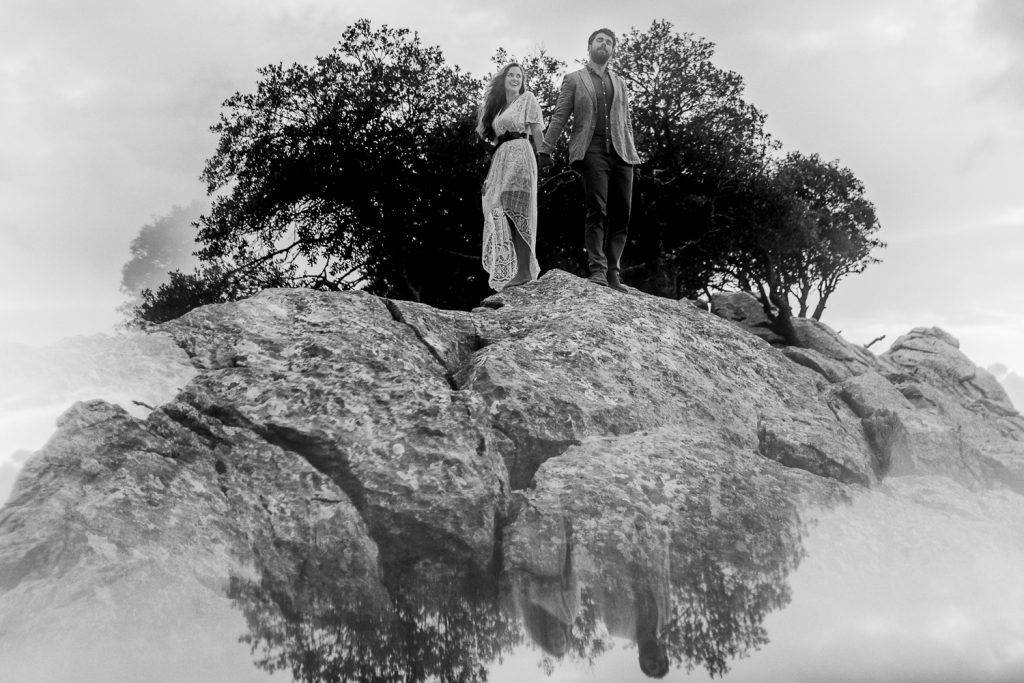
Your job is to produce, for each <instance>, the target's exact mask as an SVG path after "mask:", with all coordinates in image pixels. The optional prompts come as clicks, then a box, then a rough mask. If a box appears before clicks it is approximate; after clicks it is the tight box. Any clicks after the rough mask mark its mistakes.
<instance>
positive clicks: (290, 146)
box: [134, 20, 884, 328]
mask: <svg viewBox="0 0 1024 683" xmlns="http://www.w3.org/2000/svg"><path fill="white" fill-rule="evenodd" d="M713 57H714V45H713V44H712V43H710V42H708V41H707V40H705V39H703V38H700V37H698V36H695V35H693V34H690V33H682V34H681V33H677V32H676V31H675V30H674V28H673V26H672V24H670V23H669V22H666V21H655V22H653V23H652V24H651V25H650V27H648V28H647V29H646V30H644V31H641V30H638V29H635V28H634V29H632V30H631V31H630V32H628V33H626V34H625V35H623V36H622V37H621V38H620V41H619V45H618V47H617V55H616V60H615V62H614V64H613V68H615V69H616V71H617V72H618V73H619V74H620V75H622V76H623V77H624V78H625V79H626V81H627V82H628V84H629V89H630V97H631V105H632V106H631V109H632V115H633V125H634V132H635V138H636V143H637V148H638V151H639V152H640V155H641V159H642V162H643V163H641V164H640V165H639V166H638V167H637V168H636V174H635V181H634V200H633V217H632V220H631V226H630V238H629V240H630V241H629V246H628V248H627V250H626V253H625V263H624V271H625V275H626V279H627V281H628V282H630V283H631V284H634V285H635V286H637V287H638V288H640V289H642V290H644V291H648V292H651V293H654V294H659V295H662V296H670V297H681V296H694V295H697V294H700V293H702V292H709V291H712V290H714V289H721V288H740V289H744V290H747V291H750V292H752V293H754V294H755V295H757V296H758V297H759V298H761V301H762V304H763V306H764V307H765V310H766V311H767V312H768V313H769V315H771V316H772V317H773V319H775V320H777V321H778V322H779V323H780V325H781V326H782V327H783V328H785V326H786V324H787V321H788V319H789V318H790V317H791V316H792V315H799V316H806V315H808V314H809V315H811V316H812V317H815V318H820V317H821V315H822V312H823V311H824V309H825V305H826V302H827V300H828V298H829V296H830V295H831V294H832V293H833V292H834V291H835V289H836V287H837V285H838V283H839V282H840V281H841V280H842V279H843V278H845V277H846V276H848V275H850V274H855V273H859V272H861V271H863V270H864V268H865V267H867V265H869V264H871V263H873V262H875V261H876V260H877V259H876V258H875V257H874V256H873V255H872V254H873V253H874V252H875V250H877V249H878V248H880V247H883V246H884V243H882V242H881V241H879V240H878V239H877V238H876V237H875V234H876V233H877V231H878V229H879V224H878V221H877V218H876V216H875V212H874V207H873V206H872V205H871V203H870V202H869V201H868V200H867V198H866V192H865V188H864V186H863V183H861V182H860V181H859V180H858V179H857V178H856V176H855V175H854V174H853V172H852V171H850V170H849V169H847V168H845V167H843V166H842V165H841V164H840V163H839V162H838V161H833V162H824V161H822V160H821V159H820V158H819V157H818V156H817V155H815V154H811V155H803V154H800V153H797V152H792V153H790V154H788V155H786V156H780V153H779V150H780V148H781V144H780V143H779V142H778V141H776V140H774V139H773V138H772V137H771V136H770V135H769V134H768V133H767V131H766V129H765V120H766V117H765V115H764V114H763V113H762V112H761V111H760V110H759V109H757V108H756V107H755V106H754V105H753V104H751V103H750V102H748V101H747V100H746V97H745V92H744V83H743V79H742V78H741V77H740V76H739V75H738V74H736V73H734V72H732V71H728V70H725V69H722V68H720V67H718V66H717V65H715V64H714V62H713ZM508 61H512V57H510V56H509V55H508V54H507V53H506V52H505V51H504V50H501V49H499V50H498V51H497V52H496V54H495V56H494V62H495V64H496V67H500V66H501V65H503V64H505V63H507V62H508ZM515 61H518V62H519V63H521V64H522V65H523V66H524V70H525V71H526V75H527V85H528V87H529V88H530V89H531V90H532V91H534V93H535V94H536V95H537V98H538V100H539V102H540V103H541V108H542V111H543V113H544V115H545V118H547V117H548V116H549V115H550V112H551V110H552V109H553V108H554V104H555V100H556V98H557V95H558V86H559V83H560V80H561V76H562V74H563V73H564V72H565V69H566V64H565V63H564V62H561V61H559V60H558V59H556V58H554V57H552V56H550V55H549V54H547V53H546V52H544V51H543V50H541V51H538V52H534V53H532V54H530V55H526V56H522V57H520V58H518V59H515ZM259 76H260V78H259V80H258V82H257V84H256V87H255V89H254V90H253V91H252V92H247V93H236V94H234V95H232V96H231V97H230V98H228V99H227V100H226V101H225V102H224V104H223V110H222V113H221V116H220V120H219V122H218V123H217V124H216V125H214V126H213V127H212V129H211V130H212V131H213V132H214V133H215V134H216V135H217V136H218V143H217V148H216V151H215V152H214V154H213V155H212V156H211V157H210V158H209V159H208V160H207V162H206V166H205V168H204V170H203V173H202V176H201V177H202V179H203V180H204V182H205V183H206V185H207V190H208V193H209V195H210V197H211V198H212V205H211V207H210V209H209V211H208V212H207V213H205V214H204V215H202V216H201V217H200V218H199V219H198V233H197V235H196V237H197V240H198V242H199V243H200V245H201V247H200V249H199V250H198V252H197V255H198V257H199V259H200V261H201V265H200V267H199V268H197V269H196V270H195V271H194V272H192V273H191V274H183V273H181V272H178V273H175V274H173V275H172V276H171V279H170V281H169V282H166V283H164V284H162V285H160V286H159V288H158V289H156V291H153V290H152V289H150V290H148V291H146V292H144V293H143V297H142V298H143V303H142V305H141V306H139V307H138V308H136V310H135V313H134V315H135V319H136V321H137V322H158V321H161V320H166V319H169V317H174V316H176V315H180V314H181V313H183V312H184V311H185V310H188V309H189V308H191V307H193V306H196V305H200V304H203V303H210V302H214V301H224V300H230V299H234V298H239V297H243V296H246V295H248V294H251V293H253V292H255V291H258V290H259V289H262V288H265V287H271V286H304V287H313V288H318V289H330V290H342V289H351V288H356V287H358V288H364V289H366V290H367V291H370V292H372V293H374V294H378V295H382V296H388V297H394V298H400V299H412V300H416V301H421V302H424V303H428V304H431V305H435V306H441V307H451V308H464V309H465V308H470V307H472V306H475V305H477V304H478V302H479V301H480V299H481V298H483V297H484V296H486V295H487V294H488V292H489V290H488V288H487V285H486V274H485V273H484V272H483V269H482V267H481V261H480V244H479V240H480V229H481V224H482V215H481V208H480V194H479V193H480V183H481V181H482V179H483V177H484V176H485V175H486V170H487V164H488V163H489V156H488V153H489V146H488V145H487V144H485V143H483V142H482V141H480V140H478V139H477V137H476V136H475V135H474V133H473V128H474V126H475V115H476V107H477V105H478V103H479V101H480V97H481V93H482V86H483V83H484V80H482V79H477V78H474V77H473V76H471V75H469V74H467V73H464V72H463V71H461V70H460V69H459V67H457V66H452V65H449V64H448V63H447V62H446V60H445V58H444V56H443V54H442V52H441V50H440V49H439V48H437V47H428V46H424V45H423V44H422V42H421V41H420V39H419V36H418V35H417V34H416V33H414V32H411V31H409V30H407V29H395V28H390V27H388V26H382V27H380V28H374V27H373V26H371V24H370V22H369V21H367V20H360V21H357V22H355V23H354V24H353V25H351V26H349V27H348V28H347V29H346V30H345V32H344V33H343V35H342V38H341V40H340V42H339V43H338V44H337V45H336V46H335V47H334V49H332V50H331V52H330V53H329V54H328V55H327V56H325V57H320V58H318V59H317V60H316V61H315V63H313V64H310V65H303V64H292V65H291V66H288V67H285V66H283V65H282V64H276V65H269V66H266V67H264V68H262V69H260V70H259ZM565 149H566V140H565V138H564V137H563V139H562V140H561V141H560V144H559V145H558V147H557V148H556V152H555V159H556V162H560V163H556V167H555V169H554V170H553V172H551V173H550V174H547V175H545V176H542V178H541V181H540V193H539V198H538V202H539V206H538V209H539V224H540V226H541V229H540V230H539V231H538V245H537V246H538V256H539V257H540V260H541V263H542V265H543V266H544V267H548V268H550V267H558V268H562V269H565V270H568V271H570V272H577V273H582V272H583V261H584V259H583V250H582V225H583V212H584V210H583V202H582V192H581V190H580V186H579V180H578V177H577V175H576V174H575V172H574V171H572V170H571V169H570V168H569V167H568V166H567V165H566V164H565Z"/></svg>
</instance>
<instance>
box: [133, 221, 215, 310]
mask: <svg viewBox="0 0 1024 683" xmlns="http://www.w3.org/2000/svg"><path fill="white" fill-rule="evenodd" d="M202 211H203V204H202V202H199V201H194V202H192V203H191V204H189V205H188V206H185V207H182V206H175V207H173V208H172V209H171V212H170V213H169V214H168V215H166V216H160V217H154V218H153V222H152V223H148V224H146V225H144V226H142V228H140V229H139V234H138V235H136V236H135V238H134V239H133V240H132V242H131V245H129V247H128V249H129V252H130V253H131V258H130V259H128V262H127V263H125V264H124V266H123V267H122V268H121V292H122V293H124V294H126V295H127V296H129V297H131V298H132V299H133V300H134V303H137V302H138V297H139V296H140V295H141V294H142V291H143V290H145V289H153V288H156V287H159V286H160V284H162V283H164V282H166V281H167V279H168V275H169V274H170V272H171V271H173V270H181V269H182V268H189V267H192V266H194V265H196V264H197V263H198V260H197V259H196V257H195V255H194V254H193V253H192V252H193V251H195V249H196V247H197V245H196V242H195V227H194V224H195V223H196V221H198V220H199V216H200V214H201V213H202Z"/></svg>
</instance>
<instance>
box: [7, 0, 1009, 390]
mask: <svg viewBox="0 0 1024 683" xmlns="http://www.w3.org/2000/svg"><path fill="white" fill-rule="evenodd" d="M360 17H367V18H369V19H370V20H371V21H372V22H374V24H375V25H379V24H381V23H387V24H389V25H392V26H404V27H408V28H411V29H414V30H417V31H418V32H419V33H420V35H421V37H422V38H423V40H424V41H425V42H426V43H427V44H431V45H438V46H439V47H440V48H441V49H442V50H443V52H444V54H445V55H446V57H447V59H448V61H449V62H451V63H455V64H459V65H460V66H462V67H463V68H464V69H466V70H468V71H470V72H471V73H473V74H476V75H479V76H483V75H484V74H485V73H486V72H487V71H488V70H489V68H490V64H489V57H490V55H491V54H492V53H493V52H494V50H495V48H497V47H499V46H503V47H505V48H506V49H508V50H509V51H510V52H512V53H515V54H523V53H525V52H528V51H529V50H531V49H532V48H535V47H539V46H543V47H545V48H546V49H547V50H548V52H550V53H551V54H553V55H554V56H556V57H558V58H560V59H562V60H564V61H566V62H568V63H570V64H571V63H572V62H573V61H574V60H576V59H577V58H579V57H582V56H583V55H584V48H585V42H586V36H587V35H588V34H589V33H590V31H592V30H593V29H595V28H598V27H601V26H608V27H610V28H612V29H614V30H617V31H620V32H625V31H627V30H628V29H629V28H631V27H638V28H644V27H647V26H649V25H650V23H651V21H653V20H656V19H662V18H664V19H667V20H669V21H670V22H672V23H673V24H674V25H675V27H676V29H677V30H679V31H680V32H685V31H692V32H694V33H696V34H698V35H700V36H703V37H705V38H708V39H710V40H711V41H713V42H714V43H715V44H716V45H717V55H716V58H715V61H716V63H718V64H719V65H720V66H723V67H725V68H728V69H732V70H734V71H736V72H738V73H739V74H740V75H742V76H743V78H744V79H745V81H746V84H747V92H748V99H749V100H750V101H752V102H753V103H754V104H756V105H757V106H758V107H759V108H760V109H761V110H762V111H763V112H764V113H765V114H766V115H767V117H768V122H767V124H768V129H769V131H770V132H771V133H772V134H773V135H774V136H775V137H776V138H777V139H779V140H780V141H781V142H782V144H783V147H784V149H785V150H786V151H800V152H803V153H805V154H810V153H815V152H816V153H818V154H820V155H821V156H822V157H824V158H825V159H839V160H840V161H841V162H842V163H843V164H844V165H846V166H849V167H850V168H851V169H852V170H853V171H854V173H855V174H856V175H857V176H858V177H860V178H861V179H862V180H863V181H864V182H865V184H866V186H867V190H868V195H869V197H870V198H871V199H872V200H873V201H874V202H875V204H876V206H877V208H878V213H879V217H880V219H881V222H882V232H881V237H882V239H884V240H885V241H887V242H888V243H889V247H888V248H887V249H886V250H884V251H883V252H882V253H881V254H880V256H881V257H882V258H883V259H884V263H882V264H879V265H875V266H872V267H870V268H869V269H868V270H867V271H866V272H865V273H864V274H863V275H861V276H857V277H854V278H852V279H850V280H848V281H847V282H845V283H843V284H841V285H840V288H839V290H838V292H837V293H836V294H835V295H834V297H833V300H832V304H831V306H830V308H829V310H828V311H826V314H825V317H824V321H825V322H827V323H829V324H831V325H832V326H833V327H834V328H836V329H839V330H841V331H842V332H843V333H844V335H845V336H846V337H847V338H848V339H850V340H851V341H853V342H857V343H865V342H867V341H870V340H871V339H873V338H874V337H876V336H878V335H881V334H886V335H887V338H886V340H885V342H883V343H882V344H880V345H877V346H875V347H872V350H874V351H876V352H880V351H882V350H884V349H885V348H886V347H887V346H888V344H889V343H890V342H892V341H893V340H894V339H895V338H896V337H897V336H898V335H900V334H903V333H904V332H906V331H908V330H909V329H910V328H912V327H915V326H931V325H937V326H940V327H942V328H944V329H946V330H947V331H948V332H950V333H952V334H953V335H954V336H956V337H958V338H959V339H960V341H961V348H962V349H963V350H964V351H965V352H966V353H967V354H968V355H969V356H970V357H971V358H972V359H973V360H974V361H975V362H977V363H979V364H981V365H988V364H991V363H995V362H1000V361H1001V362H1003V363H1006V364H1007V365H1009V366H1010V367H1011V368H1013V369H1015V370H1017V371H1018V372H1024V324H1022V321H1024V277H1022V276H1021V274H1020V273H1021V272H1022V270H1024V268H1022V265H1021V263H1022V261H1024V259H1022V256H1024V254H1022V252H1024V193H1022V187H1024V183H1022V181H1024V171H1022V163H1024V162H1022V160H1024V2H1021V1H1020V0H884V1H883V0H659V1H648V2H644V1H642V0H641V1H636V0H634V1H633V2H628V3H627V2H622V0H614V1H609V0H591V1H589V2H558V3H555V2H551V1H550V0H544V1H543V2H541V1H535V0H522V1H520V2H516V3H487V2H481V1H480V0H435V1H434V2H429V3H423V2H411V1H408V2H406V1H404V0H343V1H342V2H338V0H290V1H286V0H244V1H243V0H176V1H175V2H159V3H158V2H150V1H143V0H132V1H129V0H3V4H2V8H0V341H22V342H31V343H46V342H51V341H55V340H57V339H58V338H60V337H63V336H67V335H73V334H84V333H92V332H107V331H110V330H111V329H112V327H113V325H114V324H115V323H116V322H117V321H118V314H117V313H116V312H115V310H114V309H115V307H116V306H117V305H118V304H119V303H120V302H121V300H122V299H121V295H120V294H119V291H118V285H119V281H120V268H121V266H122V265H123V264H124V263H125V261H126V260H127V259H128V245H129V243H130V241H131V239H132V238H133V237H134V236H135V235H136V233H137V232H138V230H139V228H140V227H142V226H143V225H145V224H147V223H149V222H151V221H152V219H153V218H154V217H157V216H164V215H166V214H168V213H169V212H170V211H171V209H172V207H174V206H175V205H182V206H184V205H187V204H189V203H190V202H191V201H193V200H194V199H199V198H202V197H203V196H204V187H203V186H202V184H201V183H200V182H199V180H198V176H199V173H200V171H201V170H202V166H203V162H204V160H205V159H206V158H207V157H208V156H210V155H211V153H212V152H213V149H214V145H215V142H216V141H215V138H214V136H213V135H212V134H211V133H210V132H209V130H208V129H209V126H210V125H211V124H212V123H214V122H215V121H216V119H217V115H218V112H219V111H220V104H221V102H222V101H223V100H224V99H226V98H227V97H228V96H229V95H231V94H232V93H233V92H235V91H237V90H242V91H248V90H251V89H252V88H253V85H254V83H255V82H256V78H257V73H256V70H257V69H258V68H259V67H261V66H264V65H266V64H269V63H274V62H284V63H286V64H287V63H290V62H293V61H300V62H310V61H312V60H313V59H314V58H315V57H316V56H317V55H322V54H326V53H327V52H328V51H330V49H331V47H332V46H333V45H334V44H335V42H336V41H337V40H338V39H339V38H340V35H341V32H342V30H343V29H344V27H345V26H347V25H349V24H351V23H352V22H353V21H354V20H356V19H357V18H360ZM540 229H542V230H543V229H545V228H544V226H541V227H540ZM541 265H542V267H543V265H544V264H543V263H542V264H541Z"/></svg>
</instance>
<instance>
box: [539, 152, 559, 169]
mask: <svg viewBox="0 0 1024 683" xmlns="http://www.w3.org/2000/svg"><path fill="white" fill-rule="evenodd" d="M554 164H555V162H554V161H552V160H551V155H550V154H546V153H544V152H537V170H538V171H540V172H541V173H544V172H545V171H547V170H549V169H550V168H551V167H552V166H553V165H554Z"/></svg>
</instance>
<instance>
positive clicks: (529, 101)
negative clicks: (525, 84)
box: [523, 91, 544, 124]
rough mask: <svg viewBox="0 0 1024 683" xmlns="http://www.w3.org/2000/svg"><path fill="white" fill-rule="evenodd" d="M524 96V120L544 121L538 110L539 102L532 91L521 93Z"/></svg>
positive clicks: (531, 121) (530, 121)
mask: <svg viewBox="0 0 1024 683" xmlns="http://www.w3.org/2000/svg"><path fill="white" fill-rule="evenodd" d="M523 96H524V97H526V102H525V105H524V106H525V107H526V122H527V123H540V124H543V123H544V117H543V116H542V115H541V112H540V103H538V102H537V98H536V97H534V96H533V93H532V92H529V91H527V92H526V93H524V95H523Z"/></svg>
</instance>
